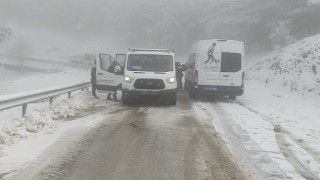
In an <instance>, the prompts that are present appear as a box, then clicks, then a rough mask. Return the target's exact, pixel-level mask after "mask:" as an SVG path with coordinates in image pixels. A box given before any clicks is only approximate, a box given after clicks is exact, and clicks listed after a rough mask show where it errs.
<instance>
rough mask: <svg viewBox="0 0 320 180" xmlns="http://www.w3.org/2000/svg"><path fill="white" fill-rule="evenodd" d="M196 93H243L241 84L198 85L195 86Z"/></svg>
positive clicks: (231, 94) (237, 94)
mask: <svg viewBox="0 0 320 180" xmlns="http://www.w3.org/2000/svg"><path fill="white" fill-rule="evenodd" d="M196 92H197V93H198V94H203V95H217V96H220V95H221V96H224V95H229V96H241V95H243V93H244V87H242V86H209V85H199V86H198V87H197V88H196Z"/></svg>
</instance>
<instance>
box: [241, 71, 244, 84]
mask: <svg viewBox="0 0 320 180" xmlns="http://www.w3.org/2000/svg"><path fill="white" fill-rule="evenodd" d="M244 78H245V73H244V72H242V76H241V87H244Z"/></svg>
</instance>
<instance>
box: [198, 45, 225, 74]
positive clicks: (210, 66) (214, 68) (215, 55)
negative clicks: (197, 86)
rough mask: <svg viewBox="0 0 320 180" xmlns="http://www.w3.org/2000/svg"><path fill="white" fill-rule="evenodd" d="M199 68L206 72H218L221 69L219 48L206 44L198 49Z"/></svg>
mask: <svg viewBox="0 0 320 180" xmlns="http://www.w3.org/2000/svg"><path fill="white" fill-rule="evenodd" d="M199 58H200V62H201V64H200V67H201V69H202V70H204V71H207V72H219V71H220V67H221V48H220V47H219V46H218V45H217V44H216V43H215V42H213V43H206V44H203V45H202V46H201V49H200V55H199Z"/></svg>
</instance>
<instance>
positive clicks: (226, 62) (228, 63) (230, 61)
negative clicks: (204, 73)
mask: <svg viewBox="0 0 320 180" xmlns="http://www.w3.org/2000/svg"><path fill="white" fill-rule="evenodd" d="M240 70H241V54H240V53H226V52H223V53H222V55H221V72H238V71H240Z"/></svg>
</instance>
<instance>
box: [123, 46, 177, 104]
mask: <svg viewBox="0 0 320 180" xmlns="http://www.w3.org/2000/svg"><path fill="white" fill-rule="evenodd" d="M135 98H139V99H141V98H157V99H158V100H161V101H163V100H165V101H166V102H169V104H171V105H175V104H176V101H177V82H176V69H175V62H174V52H173V51H172V50H165V49H131V50H129V51H128V53H127V60H126V64H125V68H124V79H123V82H122V103H123V104H127V103H128V102H131V101H133V100H134V99H135Z"/></svg>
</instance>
